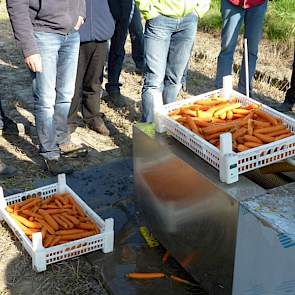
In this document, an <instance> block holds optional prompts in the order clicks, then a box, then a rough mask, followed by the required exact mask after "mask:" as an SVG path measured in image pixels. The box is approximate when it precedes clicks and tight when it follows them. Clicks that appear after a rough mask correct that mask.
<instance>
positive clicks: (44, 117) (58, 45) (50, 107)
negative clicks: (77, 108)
mask: <svg viewBox="0 0 295 295" xmlns="http://www.w3.org/2000/svg"><path fill="white" fill-rule="evenodd" d="M34 37H35V40H36V42H37V45H38V48H39V51H40V55H41V59H42V72H40V73H38V72H37V73H33V74H32V78H33V96H34V103H35V104H34V109H35V120H36V129H37V134H38V138H39V142H40V154H41V155H42V156H43V157H44V158H46V159H49V160H53V159H58V158H59V156H60V153H59V149H58V145H59V144H64V143H68V142H69V141H70V139H69V135H68V125H67V117H68V112H69V109H70V105H71V100H72V97H73V95H74V91H75V79H76V72H77V63H78V55H79V47H80V36H79V33H78V32H76V31H75V32H71V33H69V34H67V35H61V34H54V33H46V32H35V33H34Z"/></svg>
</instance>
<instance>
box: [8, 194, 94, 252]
mask: <svg viewBox="0 0 295 295" xmlns="http://www.w3.org/2000/svg"><path fill="white" fill-rule="evenodd" d="M6 211H7V212H9V214H10V215H11V217H12V218H13V219H14V220H15V222H16V223H17V224H18V225H19V226H20V227H21V228H22V230H23V231H24V233H25V234H26V235H27V236H28V237H29V238H30V239H32V234H33V233H36V232H41V233H42V241H43V246H44V247H45V248H47V247H52V246H55V245H60V244H64V243H67V242H70V241H73V240H78V239H82V238H85V237H88V236H92V235H96V234H98V233H100V230H99V228H98V227H97V226H96V224H95V223H94V222H93V221H92V220H91V219H90V218H89V217H87V216H86V215H85V214H84V212H83V210H82V209H81V207H80V206H79V205H78V204H77V203H76V202H75V201H74V199H73V198H72V196H71V195H70V194H69V193H62V194H54V195H53V196H52V197H49V198H47V199H42V198H41V197H35V198H29V199H27V200H25V201H23V202H20V203H16V204H13V205H10V206H7V207H6Z"/></svg>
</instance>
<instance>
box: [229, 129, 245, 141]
mask: <svg viewBox="0 0 295 295" xmlns="http://www.w3.org/2000/svg"><path fill="white" fill-rule="evenodd" d="M246 133H247V129H246V128H244V127H243V128H240V129H237V130H236V131H235V132H234V133H233V135H232V138H233V140H236V139H237V138H238V137H240V136H243V135H244V134H246Z"/></svg>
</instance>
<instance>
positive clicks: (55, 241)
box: [49, 236, 61, 247]
mask: <svg viewBox="0 0 295 295" xmlns="http://www.w3.org/2000/svg"><path fill="white" fill-rule="evenodd" d="M60 240H61V236H54V238H53V240H52V241H51V242H50V244H49V247H53V246H55V245H57V244H58V242H59V241H60Z"/></svg>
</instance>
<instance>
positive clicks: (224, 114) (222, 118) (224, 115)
mask: <svg viewBox="0 0 295 295" xmlns="http://www.w3.org/2000/svg"><path fill="white" fill-rule="evenodd" d="M226 115H227V112H224V113H222V114H221V115H219V118H220V119H221V120H225V119H226Z"/></svg>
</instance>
